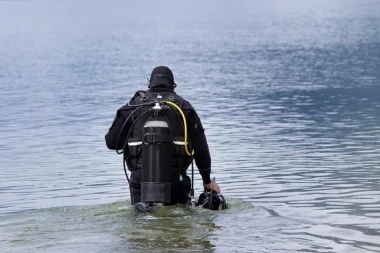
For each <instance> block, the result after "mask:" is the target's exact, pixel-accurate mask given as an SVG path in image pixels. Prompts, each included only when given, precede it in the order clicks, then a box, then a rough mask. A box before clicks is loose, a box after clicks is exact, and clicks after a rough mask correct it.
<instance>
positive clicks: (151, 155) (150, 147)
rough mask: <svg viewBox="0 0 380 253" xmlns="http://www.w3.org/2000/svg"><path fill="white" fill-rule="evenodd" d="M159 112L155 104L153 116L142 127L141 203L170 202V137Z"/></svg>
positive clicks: (167, 127) (164, 120)
mask: <svg viewBox="0 0 380 253" xmlns="http://www.w3.org/2000/svg"><path fill="white" fill-rule="evenodd" d="M153 109H155V108H153ZM159 110H160V108H159V105H157V104H156V110H154V111H155V112H154V114H153V115H152V116H151V117H150V118H149V119H148V120H147V121H146V122H145V124H144V127H143V138H142V158H143V159H142V160H143V166H142V168H143V169H142V172H141V173H142V175H141V201H142V202H145V203H170V202H171V197H170V196H171V170H170V154H171V153H172V151H171V150H172V149H173V148H172V137H171V135H170V129H169V125H168V122H167V121H166V119H165V117H163V116H161V115H160V114H159V113H158V111H159ZM168 156H169V157H168Z"/></svg>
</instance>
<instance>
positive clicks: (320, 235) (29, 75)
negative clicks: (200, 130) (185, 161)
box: [0, 0, 380, 253]
mask: <svg viewBox="0 0 380 253" xmlns="http://www.w3.org/2000/svg"><path fill="white" fill-rule="evenodd" d="M158 65H166V66H169V67H170V68H171V69H172V70H173V72H174V75H175V80H176V83H177V84H178V87H177V89H176V90H177V92H178V93H179V94H180V95H182V96H183V97H184V98H186V99H188V100H189V101H190V102H191V103H192V104H193V106H194V107H195V108H196V110H197V111H198V113H199V115H200V117H201V119H202V123H203V125H204V127H205V129H206V135H207V139H208V142H209V146H210V151H211V155H212V176H215V177H216V179H217V182H218V183H219V185H220V186H221V189H222V193H223V195H224V196H225V197H226V199H227V202H228V203H229V205H230V209H229V210H226V211H221V212H212V211H209V210H198V209H195V210H192V209H188V208H184V207H180V206H179V207H161V208H157V210H156V211H155V212H154V213H151V214H149V215H144V214H138V213H135V211H134V209H133V208H131V206H130V202H129V199H130V198H129V190H128V183H127V181H126V179H125V176H124V172H123V169H122V158H121V156H119V155H117V154H116V153H115V152H113V151H110V150H108V149H107V148H106V146H105V142H104V135H105V134H106V133H107V131H108V128H109V127H110V125H111V123H112V121H113V118H114V115H115V112H116V110H117V109H118V108H119V107H120V106H122V105H123V104H125V103H126V102H127V101H128V100H129V98H130V97H131V96H132V95H133V94H134V93H135V91H137V90H141V89H146V87H147V81H146V78H147V77H149V75H150V72H151V70H152V69H153V68H154V67H155V66H158ZM379 70H380V2H379V1H376V0H367V1H360V0H329V1H327V0H316V1H300V0H299V1H297V0H289V1H275V0H269V1H265V3H264V2H263V1H258V0H257V1H248V0H246V1H243V0H237V1H225V0H222V1H216V0H211V1H199V0H196V1H191V2H188V3H184V1H181V2H180V1H174V0H163V1H153V0H149V1H144V2H141V3H133V2H132V1H121V0H120V1H117V0H115V1H0V128H1V131H0V199H1V202H0V246H1V251H2V252H326V253H327V252H331V253H336V252H380V170H379V168H380V71H379ZM195 174H196V177H195V178H196V181H195V190H196V196H198V195H199V194H200V193H201V190H202V183H201V179H200V177H199V174H198V173H195Z"/></svg>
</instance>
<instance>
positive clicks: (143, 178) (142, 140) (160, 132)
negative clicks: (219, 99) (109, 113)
mask: <svg viewBox="0 0 380 253" xmlns="http://www.w3.org/2000/svg"><path fill="white" fill-rule="evenodd" d="M148 81H149V85H148V88H149V89H148V90H147V91H137V92H136V94H135V95H134V96H133V97H132V98H131V99H130V101H129V102H128V103H127V104H126V105H124V106H122V107H121V108H120V109H119V110H117V112H116V117H115V119H114V121H113V123H112V125H111V127H110V129H109V131H108V133H107V134H106V136H105V140H106V144H107V147H108V148H109V149H112V150H116V152H117V153H118V154H123V165H124V171H125V174H126V176H127V179H128V182H129V185H130V187H129V188H130V194H131V204H132V205H135V207H136V208H137V209H139V208H142V209H144V208H147V207H148V206H152V204H155V203H162V204H164V205H173V204H179V203H182V204H186V203H191V201H192V202H193V203H194V202H195V200H194V187H193V181H194V178H192V179H193V180H191V179H190V177H189V176H188V175H187V169H188V167H189V166H190V164H191V165H192V166H191V167H192V176H193V173H194V168H193V159H194V160H195V163H196V166H197V167H198V170H199V173H200V175H201V176H202V180H203V185H204V189H205V193H207V192H208V193H213V194H214V195H217V196H221V195H220V192H221V191H220V187H219V186H218V184H217V183H215V182H214V181H212V180H211V179H210V173H211V157H210V152H209V148H208V144H207V140H206V136H205V133H204V128H203V126H202V123H201V120H200V118H199V117H198V114H197V112H196V111H195V109H194V108H193V106H192V105H191V104H190V103H189V102H188V101H186V100H185V99H183V98H182V97H181V96H179V95H177V94H176V93H175V92H174V89H175V87H176V86H177V85H176V83H175V82H174V76H173V73H172V71H171V70H170V69H169V68H168V67H166V66H158V67H156V68H154V69H153V71H152V73H151V76H150V79H148ZM125 165H126V166H125ZM126 167H127V169H128V170H129V171H130V174H131V175H130V178H129V177H128V173H127V169H126ZM205 199H207V198H206V197H205V195H204V196H203V197H202V201H204V200H205ZM223 200H224V199H223ZM200 204H202V203H199V201H198V205H200ZM193 205H194V204H193ZM148 209H149V208H148ZM210 209H211V208H210Z"/></svg>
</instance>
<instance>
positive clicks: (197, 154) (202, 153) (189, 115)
mask: <svg viewBox="0 0 380 253" xmlns="http://www.w3.org/2000/svg"><path fill="white" fill-rule="evenodd" d="M147 92H150V93H160V94H163V95H165V94H168V93H174V91H173V90H172V89H168V88H151V89H149V90H148V91H147ZM135 98H136V96H135V97H133V98H132V99H131V100H130V102H129V104H130V105H134V104H136V101H135ZM182 111H183V112H184V114H185V117H186V121H187V128H188V134H189V138H190V141H191V143H192V149H194V160H195V163H196V165H197V167H198V170H199V172H200V174H201V176H202V180H203V183H204V184H208V183H210V182H211V180H210V173H211V157H210V152H209V148H208V144H207V140H206V136H205V134H204V129H203V127H202V123H201V121H200V119H199V117H198V115H197V113H196V111H195V110H194V108H193V107H192V105H191V104H190V103H189V102H188V101H186V100H184V101H183V104H182ZM131 112H132V110H130V109H128V104H127V105H125V106H123V107H121V108H120V109H119V110H118V111H117V114H116V117H115V119H114V121H113V123H112V126H111V128H110V129H109V131H108V133H107V134H106V136H105V139H106V144H107V147H108V148H109V149H113V150H115V149H122V147H123V142H124V140H125V139H126V135H127V133H128V130H129V127H130V126H131V124H128V123H127V124H126V125H125V126H124V128H123V131H122V132H121V134H120V130H121V128H122V126H123V124H124V122H125V120H126V119H127V118H128V116H129V115H130V114H131ZM119 134H120V137H119ZM118 137H119V140H122V141H119V143H118V144H117V140H118ZM116 145H118V147H117V146H116ZM182 178H183V181H182V182H181V183H180V184H173V185H172V191H171V192H172V196H171V199H172V204H176V203H186V202H187V200H188V193H189V191H190V188H191V181H190V178H189V177H188V176H187V175H186V171H184V172H182ZM140 182H141V169H138V170H133V171H132V172H131V179H130V189H131V203H132V205H133V204H136V203H138V202H140V200H141V196H140V195H141V188H140Z"/></svg>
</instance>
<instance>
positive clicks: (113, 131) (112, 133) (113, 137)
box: [105, 110, 130, 150]
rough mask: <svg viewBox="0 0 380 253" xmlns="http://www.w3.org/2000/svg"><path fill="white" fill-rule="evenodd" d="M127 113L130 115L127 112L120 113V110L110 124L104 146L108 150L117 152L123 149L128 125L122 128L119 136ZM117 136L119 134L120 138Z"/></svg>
mask: <svg viewBox="0 0 380 253" xmlns="http://www.w3.org/2000/svg"><path fill="white" fill-rule="evenodd" d="M129 113H130V112H129V111H120V110H118V111H117V113H116V117H115V119H114V121H113V123H112V126H111V127H110V129H109V130H108V133H107V134H106V136H105V139H106V145H107V147H108V148H109V149H112V150H116V149H118V150H119V149H122V148H123V144H124V140H125V138H126V134H127V133H128V129H129V126H128V125H126V126H124V128H123V132H122V133H121V134H120V131H121V128H122V126H123V124H124V122H125V119H126V118H127V117H128V115H129ZM119 134H120V137H119ZM118 138H119V140H118ZM118 141H119V142H118ZM117 142H118V144H116V143H117ZM116 145H118V147H116Z"/></svg>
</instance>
